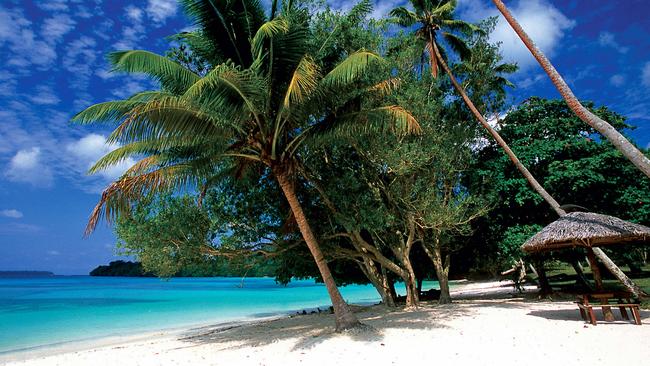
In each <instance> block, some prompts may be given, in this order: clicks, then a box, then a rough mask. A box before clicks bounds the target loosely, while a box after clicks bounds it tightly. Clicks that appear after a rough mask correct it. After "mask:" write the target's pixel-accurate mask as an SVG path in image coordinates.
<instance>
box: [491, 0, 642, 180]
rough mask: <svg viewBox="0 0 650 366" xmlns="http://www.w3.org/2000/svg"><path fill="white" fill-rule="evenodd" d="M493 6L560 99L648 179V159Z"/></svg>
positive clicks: (496, 2) (507, 15) (503, 10)
mask: <svg viewBox="0 0 650 366" xmlns="http://www.w3.org/2000/svg"><path fill="white" fill-rule="evenodd" d="M492 2H494V5H496V7H497V8H498V9H499V11H500V12H501V14H503V17H504V18H506V20H507V21H508V23H510V26H511V27H512V29H514V31H515V33H517V35H518V36H519V38H521V40H522V41H523V42H524V44H525V45H526V47H527V48H528V49H529V50H530V53H532V54H533V56H535V58H536V59H537V62H539V64H540V65H541V66H542V68H543V69H544V71H546V73H547V74H548V76H549V77H550V78H551V81H552V82H553V84H554V85H555V87H556V88H557V90H558V91H559V92H560V94H561V95H562V98H564V100H565V101H566V102H567V104H568V105H569V108H571V110H572V111H573V113H575V114H576V116H578V117H579V118H580V119H581V120H582V121H583V122H585V123H586V124H588V125H589V126H591V127H593V128H594V129H595V130H596V131H598V132H600V134H601V135H603V136H605V138H607V140H609V142H611V143H612V145H614V146H615V147H616V148H617V149H618V151H620V152H621V153H622V154H623V155H625V157H626V158H627V159H628V160H629V161H631V162H632V164H634V165H636V167H637V168H639V170H641V171H642V172H643V173H645V175H646V176H648V177H650V159H648V158H647V157H646V156H645V155H643V153H642V152H641V151H639V149H637V148H636V147H635V146H634V145H633V144H632V143H631V142H630V141H628V139H626V138H625V136H623V135H622V134H621V133H620V132H618V131H617V130H616V129H615V128H614V127H612V125H610V124H609V123H607V122H606V121H604V120H603V119H601V118H600V117H598V116H596V115H595V114H593V113H591V112H590V111H589V110H588V109H587V108H585V107H584V106H583V105H582V104H580V101H578V99H577V98H576V96H575V95H574V94H573V92H572V91H571V88H569V86H568V85H567V83H566V82H565V81H564V79H562V76H561V75H560V74H559V73H558V72H557V70H556V69H555V67H553V65H552V64H551V62H550V61H549V60H548V59H547V58H546V56H544V54H543V53H542V51H541V50H540V49H539V48H537V46H536V45H535V43H533V40H532V39H530V37H529V36H528V34H526V32H525V31H524V30H523V28H522V27H521V25H519V23H518V22H517V20H516V19H515V18H514V17H513V16H512V14H511V13H510V11H509V10H508V8H507V7H506V6H505V5H504V4H503V1H501V0H492Z"/></svg>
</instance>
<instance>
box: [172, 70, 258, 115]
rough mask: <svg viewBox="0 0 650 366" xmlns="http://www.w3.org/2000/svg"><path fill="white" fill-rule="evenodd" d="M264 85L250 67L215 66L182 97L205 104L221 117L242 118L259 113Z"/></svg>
mask: <svg viewBox="0 0 650 366" xmlns="http://www.w3.org/2000/svg"><path fill="white" fill-rule="evenodd" d="M264 90H266V86H265V85H264V80H262V79H260V78H259V77H258V76H257V75H256V74H255V73H253V72H252V71H250V70H242V69H241V68H239V67H236V66H234V65H232V64H221V65H219V66H217V67H215V68H214V69H213V70H212V71H210V73H208V75H206V76H204V77H203V78H201V80H199V81H198V82H196V83H195V84H194V85H192V87H191V88H189V89H188V90H187V92H185V94H184V95H183V99H186V100H189V101H193V102H194V103H197V104H199V105H201V106H207V107H209V108H210V110H211V111H214V112H215V113H219V114H220V115H221V116H223V118H226V119H228V118H233V119H234V118H241V116H242V114H244V115H245V114H246V113H253V114H255V115H256V114H258V113H259V112H260V111H259V110H258V109H259V108H260V106H263V105H264V104H265V103H264V100H265V98H266V97H268V96H265V95H264Z"/></svg>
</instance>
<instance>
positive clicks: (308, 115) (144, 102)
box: [74, 0, 419, 331]
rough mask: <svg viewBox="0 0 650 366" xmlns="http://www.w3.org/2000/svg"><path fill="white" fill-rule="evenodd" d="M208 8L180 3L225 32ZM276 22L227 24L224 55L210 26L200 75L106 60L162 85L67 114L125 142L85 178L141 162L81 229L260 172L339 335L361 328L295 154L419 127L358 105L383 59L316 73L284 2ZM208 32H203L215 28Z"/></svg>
mask: <svg viewBox="0 0 650 366" xmlns="http://www.w3.org/2000/svg"><path fill="white" fill-rule="evenodd" d="M215 3H216V2H214V1H212V0H208V1H197V0H195V1H186V4H189V5H192V6H194V7H193V8H192V7H190V10H193V11H196V12H204V13H205V14H213V15H214V14H217V13H218V14H217V15H216V16H217V20H218V21H216V23H217V24H229V25H232V23H229V22H227V21H225V22H224V21H222V18H220V17H221V16H222V15H223V14H225V13H226V12H221V11H218V10H219V9H220V8H218V7H217V6H214V4H215ZM222 3H227V4H230V3H231V2H219V4H220V5H223V4H222ZM232 3H235V2H232ZM247 3H248V4H247V9H248V10H246V11H244V14H249V13H251V14H256V13H258V12H257V11H256V10H255V11H251V10H250V9H255V6H258V7H259V3H257V1H248V2H247ZM197 4H198V5H201V6H198V5H197ZM197 9H198V10H197ZM204 13H201V14H204ZM229 14H232V12H231V13H229ZM272 14H273V16H274V17H272V18H271V19H270V20H268V21H266V22H263V23H260V24H259V26H258V27H257V29H253V28H252V27H253V22H243V23H242V24H243V25H244V27H243V28H241V27H240V28H237V27H235V26H229V27H227V28H228V30H227V31H228V32H231V33H233V35H232V36H230V35H229V36H228V37H226V39H225V40H224V39H223V38H224V37H222V38H221V39H220V40H219V41H220V42H222V43H224V42H225V43H226V44H229V45H230V46H231V47H230V48H225V50H230V51H229V54H227V53H226V51H223V52H222V53H219V52H218V51H220V50H221V49H220V48H217V46H218V45H219V43H211V42H210V38H211V37H210V34H209V32H211V31H212V30H211V29H203V28H202V29H201V30H200V31H199V32H197V33H194V34H190V35H187V38H188V39H191V42H192V43H191V44H193V45H194V46H195V47H196V48H197V49H199V50H201V51H205V52H206V55H208V56H210V55H215V54H216V55H217V56H215V57H213V60H211V63H212V64H213V65H214V66H213V68H212V70H211V71H210V72H209V73H208V74H207V75H206V76H204V77H199V76H198V75H196V74H194V73H193V72H192V71H190V70H188V69H186V68H184V67H182V66H181V65H180V64H178V63H176V62H174V61H171V60H169V59H167V58H164V57H162V56H159V55H155V54H152V53H149V52H146V51H127V52H117V53H114V54H112V55H111V61H112V63H113V66H114V69H115V70H118V71H124V72H129V73H145V74H148V75H149V76H151V77H152V78H154V79H156V80H158V81H159V82H160V90H156V91H150V92H144V93H138V94H135V95H133V96H132V97H130V98H128V99H126V100H118V101H111V102H106V103H100V104H97V105H94V106H91V107H89V108H88V109H86V110H84V111H82V112H81V113H79V114H78V115H76V116H75V117H74V120H75V121H78V122H81V123H90V122H102V121H108V122H117V123H118V126H117V128H116V129H115V130H114V131H113V133H112V134H111V135H110V137H109V140H110V141H112V142H115V143H119V144H121V145H122V146H121V147H120V148H118V149H117V150H115V151H113V152H111V153H109V154H107V155H106V156H104V157H102V158H101V159H100V160H99V161H98V162H97V163H96V164H95V165H94V166H93V167H92V168H91V170H90V171H91V172H97V171H100V170H102V169H106V168H108V167H110V166H113V165H115V164H118V163H119V162H121V161H123V160H124V159H126V158H127V157H134V158H137V159H139V161H138V162H137V163H136V164H135V165H134V166H133V167H132V168H130V169H129V170H128V171H127V172H126V173H125V174H124V175H123V176H122V177H121V178H120V179H118V180H117V181H115V182H113V183H112V184H110V185H109V186H108V187H107V188H106V190H105V191H104V192H103V193H102V197H101V199H100V201H99V203H98V204H97V206H96V207H95V209H94V210H93V213H92V215H91V218H90V221H89V224H88V227H87V233H90V232H91V231H92V230H94V228H95V226H96V225H97V222H98V220H99V219H101V218H102V217H105V218H106V219H107V220H108V221H113V220H115V218H116V217H118V216H119V215H123V214H127V213H128V210H129V208H130V206H131V205H132V204H133V202H136V201H137V200H139V199H140V198H142V197H143V196H146V195H148V194H151V193H156V192H159V191H162V190H169V189H181V188H184V187H187V186H195V187H199V186H202V185H205V184H209V182H210V181H213V180H215V179H218V177H219V174H223V173H224V169H226V168H225V167H228V166H233V165H234V166H235V168H234V169H235V170H237V171H240V170H242V169H245V168H246V167H248V166H251V165H255V164H257V165H260V166H262V167H264V168H265V169H266V170H267V172H268V173H269V174H268V176H269V177H270V178H271V179H274V180H275V181H276V182H277V183H278V184H279V186H280V188H281V190H282V192H283V194H284V198H285V199H286V200H287V201H288V203H289V206H290V208H291V212H292V214H293V217H294V218H295V220H296V222H297V224H298V228H299V230H300V232H301V234H302V237H303V239H304V241H305V243H306V244H307V246H308V248H309V250H310V252H311V254H312V256H313V257H314V260H315V262H316V265H317V267H318V269H319V271H320V274H321V277H322V279H323V282H324V283H325V286H326V288H327V291H328V293H329V295H330V299H331V301H332V305H333V308H334V313H335V318H336V329H337V330H339V331H340V330H344V329H347V328H351V327H354V326H356V325H358V324H359V322H358V320H357V319H356V316H355V315H354V314H353V313H352V312H351V311H350V309H349V308H348V306H347V304H346V303H345V301H344V300H343V297H342V296H341V294H340V292H339V291H338V288H337V287H336V284H335V282H334V279H333V277H332V274H331V272H330V270H329V267H328V265H327V261H326V259H325V256H324V254H323V253H322V251H321V249H320V245H319V243H318V240H317V239H316V235H315V234H314V232H313V230H312V229H311V226H310V225H309V222H308V220H307V217H306V216H305V213H304V212H303V209H302V205H301V202H300V200H299V198H298V195H297V194H296V184H295V179H294V177H295V176H294V174H295V172H296V171H298V168H299V167H300V164H301V158H300V156H301V154H302V153H305V152H308V151H309V147H312V146H315V145H319V144H326V143H327V142H328V141H332V139H338V138H342V137H345V138H354V137H359V136H363V135H365V134H368V133H374V132H377V131H386V130H392V131H396V132H398V133H415V132H417V131H418V130H419V125H418V124H417V121H416V120H415V119H414V118H413V116H412V115H411V114H410V113H408V112H407V111H406V110H405V109H403V108H401V107H399V106H396V105H387V106H377V105H369V103H362V101H363V100H364V96H365V95H366V93H375V92H376V91H377V90H379V89H382V91H385V88H377V87H376V86H375V84H374V82H378V83H379V84H378V85H382V80H374V81H373V84H370V83H369V82H368V81H367V80H370V79H373V78H372V77H369V76H368V71H369V70H370V69H371V67H373V65H374V64H379V63H382V62H383V61H382V59H381V57H380V56H378V55H377V54H375V53H373V52H370V51H367V50H359V51H357V52H355V53H352V54H350V55H349V56H348V57H347V58H345V59H344V60H342V61H341V62H339V63H338V64H337V65H336V66H335V67H333V68H332V69H331V70H321V68H320V67H319V65H318V64H317V63H316V62H315V61H314V59H313V58H312V57H311V56H310V55H309V53H308V42H307V25H306V21H305V19H306V14H305V13H303V12H302V11H301V10H300V9H294V8H293V7H291V6H290V4H289V5H288V6H285V8H284V9H283V11H282V12H280V14H279V15H276V11H275V9H274V10H273V12H272ZM199 19H203V17H200V18H199ZM238 19H243V18H242V17H238ZM205 24H207V25H206V27H208V28H209V27H210V26H212V25H214V24H213V23H210V22H205ZM248 27H251V28H250V32H249V31H246V29H247V28H248ZM237 29H239V30H240V31H241V30H243V31H244V34H246V33H248V34H251V35H252V36H251V37H250V38H247V39H249V40H250V41H249V42H248V43H247V44H246V46H247V47H248V49H245V47H244V45H242V44H240V43H237V42H241V39H242V38H241V36H242V34H239V35H237V36H235V33H234V32H236V31H237ZM249 55H250V56H251V58H250V60H249V59H248V57H249ZM233 57H235V59H239V61H235V59H233ZM214 62H220V63H218V64H214ZM375 74H376V73H375ZM366 84H368V85H366ZM361 106H363V107H361Z"/></svg>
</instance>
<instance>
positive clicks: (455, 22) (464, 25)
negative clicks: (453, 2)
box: [441, 19, 485, 34]
mask: <svg viewBox="0 0 650 366" xmlns="http://www.w3.org/2000/svg"><path fill="white" fill-rule="evenodd" d="M441 23H442V26H443V27H444V28H446V29H448V30H450V31H460V32H463V33H465V34H471V33H485V32H484V31H483V30H482V29H481V28H480V27H477V26H476V25H474V24H472V23H468V22H466V21H464V20H460V19H443V20H442V22H441Z"/></svg>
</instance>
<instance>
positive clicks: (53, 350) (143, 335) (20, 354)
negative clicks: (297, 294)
mask: <svg viewBox="0 0 650 366" xmlns="http://www.w3.org/2000/svg"><path fill="white" fill-rule="evenodd" d="M65 277H70V276H65ZM481 282H483V281H479V282H478V283H481ZM468 283H473V282H472V281H468V280H466V279H460V280H452V281H450V287H451V292H452V294H454V290H455V289H463V288H465V287H467V284H468ZM376 304H377V302H374V301H373V302H355V303H351V305H353V306H360V307H370V306H373V305H376ZM329 307H330V305H329V304H325V305H321V306H318V307H305V308H297V309H291V310H287V311H279V312H275V313H257V314H251V315H249V316H246V317H243V318H238V319H232V320H224V321H217V320H206V321H202V322H199V323H192V324H182V325H178V326H173V327H166V328H160V329H151V330H144V331H143V330H134V331H132V332H125V333H121V334H112V335H102V336H96V337H88V338H79V339H75V340H70V341H62V342H54V343H48V344H43V345H37V346H31V347H25V348H19V349H13V350H8V351H0V362H16V361H25V360H30V359H33V358H40V357H46V356H52V355H60V354H65V353H70V352H80V351H85V350H89V349H94V348H100V347H110V346H118V345H121V344H126V343H133V342H138V341H142V340H146V339H149V338H150V337H152V336H156V337H166V338H170V337H171V338H173V337H176V336H178V335H182V334H184V333H188V332H194V331H196V332H199V331H201V330H207V329H211V330H213V331H214V330H218V329H221V328H228V329H231V328H234V327H241V326H247V325H256V324H261V323H264V322H268V321H273V320H277V319H284V318H292V317H295V316H309V315H312V314H314V313H320V312H323V313H325V312H328V311H329V310H328V308H329ZM323 309H324V310H323ZM318 310H320V311H318ZM302 312H306V314H303V313H302Z"/></svg>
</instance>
